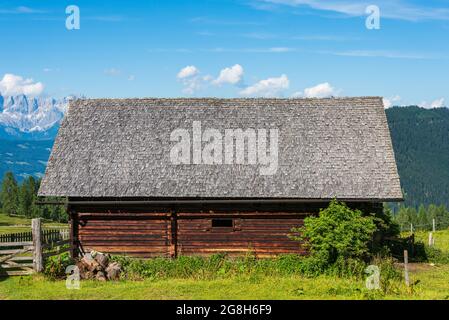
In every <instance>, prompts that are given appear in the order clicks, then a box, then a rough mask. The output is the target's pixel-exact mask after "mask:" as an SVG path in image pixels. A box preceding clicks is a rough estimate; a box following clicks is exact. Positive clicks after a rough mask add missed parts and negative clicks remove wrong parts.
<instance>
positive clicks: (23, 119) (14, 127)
mask: <svg viewBox="0 0 449 320" xmlns="http://www.w3.org/2000/svg"><path fill="white" fill-rule="evenodd" d="M74 98H75V97H73V96H69V97H65V98H62V99H54V98H50V97H42V96H39V97H27V96H25V95H18V96H8V97H3V96H2V95H0V129H2V130H0V136H1V135H2V134H1V133H2V132H5V133H6V135H20V136H22V135H23V134H27V133H33V132H44V131H47V130H49V129H51V128H53V127H54V126H56V125H58V124H59V122H60V121H61V119H62V117H63V115H64V112H65V110H66V109H67V105H68V102H69V101H70V100H72V99H74Z"/></svg>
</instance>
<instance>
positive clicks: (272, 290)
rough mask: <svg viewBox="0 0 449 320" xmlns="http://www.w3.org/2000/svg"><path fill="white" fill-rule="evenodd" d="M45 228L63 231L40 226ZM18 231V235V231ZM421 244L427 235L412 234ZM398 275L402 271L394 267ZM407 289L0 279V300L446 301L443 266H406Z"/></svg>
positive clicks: (448, 247) (9, 225) (239, 280)
mask: <svg viewBox="0 0 449 320" xmlns="http://www.w3.org/2000/svg"><path fill="white" fill-rule="evenodd" d="M29 225H30V220H29V219H24V218H21V217H8V216H5V215H1V214H0V234H1V233H8V232H23V231H29ZM45 225H47V226H64V225H62V224H57V223H48V222H47V223H45ZM21 228H22V229H23V231H21V230H20V229H21ZM434 238H435V247H437V248H439V249H441V250H442V251H444V252H448V253H449V230H445V231H437V232H435V233H434ZM416 239H417V240H419V241H423V242H424V243H427V239H428V232H418V233H416ZM397 268H398V269H399V270H401V271H402V268H403V266H402V265H401V264H397ZM410 278H411V283H413V285H412V287H411V288H407V287H406V286H405V285H404V282H403V281H402V280H394V281H392V283H391V285H390V289H389V290H388V292H387V293H383V292H382V291H381V290H368V289H367V288H366V286H365V280H364V279H360V278H355V277H348V278H343V277H335V276H327V275H323V276H318V277H305V276H300V275H297V274H290V275H279V274H272V275H270V274H268V275H267V274H265V275H264V274H260V273H257V272H254V273H249V274H240V275H239V274H235V275H230V276H229V275H226V276H224V275H220V274H217V275H216V276H213V277H211V278H207V279H205V278H202V277H195V278H193V277H179V278H178V277H175V276H173V277H172V276H170V277H157V276H156V277H150V278H145V279H143V280H129V279H128V280H120V281H116V282H99V281H92V280H89V281H81V288H80V289H79V290H73V289H72V290H69V289H67V288H66V285H65V280H50V279H49V278H46V277H45V276H43V275H32V276H20V277H19V276H16V277H9V278H0V299H14V300H15V299H18V300H24V299H25V300H27V299H213V300H218V299H220V300H221V299H289V300H290V299H343V300H345V299H439V300H446V299H449V264H435V263H412V264H410Z"/></svg>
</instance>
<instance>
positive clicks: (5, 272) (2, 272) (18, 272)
mask: <svg viewBox="0 0 449 320" xmlns="http://www.w3.org/2000/svg"><path fill="white" fill-rule="evenodd" d="M33 273H34V271H33V270H13V271H10V270H0V276H26V275H30V274H33Z"/></svg>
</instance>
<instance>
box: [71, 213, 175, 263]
mask: <svg viewBox="0 0 449 320" xmlns="http://www.w3.org/2000/svg"><path fill="white" fill-rule="evenodd" d="M79 220H80V223H79V226H78V234H77V235H75V237H76V241H78V243H79V244H80V247H81V249H82V250H83V251H85V252H89V251H90V250H96V251H100V252H106V253H111V254H126V255H129V256H136V257H155V256H169V255H170V219H169V218H167V217H166V216H165V215H163V216H154V215H147V214H142V215H139V216H135V215H126V214H122V215H121V216H104V215H95V214H92V215H80V217H79Z"/></svg>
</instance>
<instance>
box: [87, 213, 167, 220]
mask: <svg viewBox="0 0 449 320" xmlns="http://www.w3.org/2000/svg"><path fill="white" fill-rule="evenodd" d="M78 216H79V217H80V218H84V217H86V218H92V217H101V219H106V218H108V217H110V218H127V217H133V218H147V219H152V218H154V219H161V218H168V217H170V213H168V212H164V213H129V212H127V213H117V212H113V213H110V212H79V213H78Z"/></svg>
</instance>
